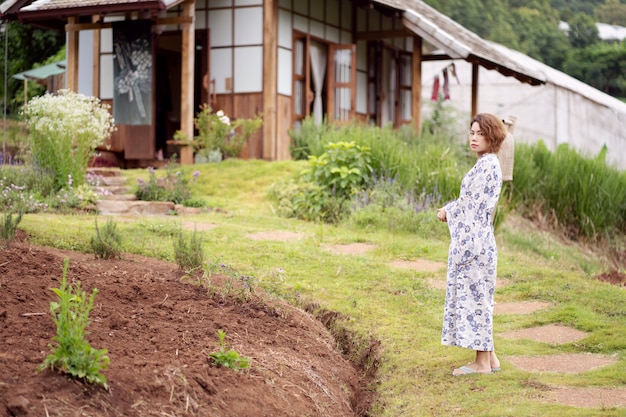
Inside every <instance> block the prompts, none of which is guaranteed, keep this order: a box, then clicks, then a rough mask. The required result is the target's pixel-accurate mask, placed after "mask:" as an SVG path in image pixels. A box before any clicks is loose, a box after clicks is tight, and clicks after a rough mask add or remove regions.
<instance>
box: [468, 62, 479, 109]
mask: <svg viewBox="0 0 626 417" xmlns="http://www.w3.org/2000/svg"><path fill="white" fill-rule="evenodd" d="M479 69H480V67H479V66H478V64H477V63H475V62H473V63H472V114H471V115H470V117H474V116H476V114H477V113H478V70H479Z"/></svg>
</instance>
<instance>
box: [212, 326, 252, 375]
mask: <svg viewBox="0 0 626 417" xmlns="http://www.w3.org/2000/svg"><path fill="white" fill-rule="evenodd" d="M217 336H218V338H219V350H218V351H217V352H214V353H211V354H209V356H211V358H213V363H215V365H216V366H225V367H227V368H230V369H233V370H235V371H240V370H243V369H247V368H249V367H250V359H248V358H246V357H245V356H241V355H240V354H239V353H237V351H235V350H233V349H229V346H228V343H227V342H226V332H225V331H224V330H222V329H219V330H218V331H217Z"/></svg>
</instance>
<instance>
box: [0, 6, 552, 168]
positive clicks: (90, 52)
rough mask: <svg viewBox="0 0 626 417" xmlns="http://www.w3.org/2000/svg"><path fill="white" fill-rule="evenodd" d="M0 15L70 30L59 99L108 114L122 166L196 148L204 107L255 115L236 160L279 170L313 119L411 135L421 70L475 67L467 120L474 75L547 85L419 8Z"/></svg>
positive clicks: (112, 9) (95, 9) (0, 11)
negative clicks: (294, 133)
mask: <svg viewBox="0 0 626 417" xmlns="http://www.w3.org/2000/svg"><path fill="white" fill-rule="evenodd" d="M0 17H2V19H5V20H19V21H22V22H24V23H29V24H33V25H37V26H40V27H45V28H51V29H56V30H61V31H65V32H66V34H67V57H66V58H67V73H66V82H67V88H69V89H72V90H74V91H78V92H80V93H83V94H87V95H93V96H96V97H99V98H100V99H101V100H103V101H105V102H108V103H110V104H111V105H112V108H113V113H114V116H115V121H116V124H117V126H118V130H117V132H115V133H114V135H113V137H111V139H110V141H109V143H108V147H107V149H109V150H110V151H111V152H114V153H116V155H118V158H119V160H120V161H121V162H122V163H124V164H128V163H131V162H132V161H139V160H150V159H152V158H153V157H154V154H155V151H156V150H157V146H161V145H158V144H162V143H163V142H164V141H169V143H170V144H171V143H172V141H171V140H172V138H173V134H174V132H176V131H180V132H181V133H183V134H184V135H185V136H186V137H187V138H191V137H193V136H194V124H193V119H194V116H195V114H196V113H197V112H198V110H199V106H200V105H202V104H204V103H206V104H209V105H210V106H211V107H212V108H213V109H214V110H223V111H224V112H225V113H226V114H227V115H229V116H230V117H233V118H249V117H252V116H254V115H255V114H257V113H262V114H263V120H264V123H263V127H262V129H261V131H259V132H258V133H256V134H255V135H254V136H252V137H251V138H250V139H249V141H248V143H247V146H246V147H245V149H244V150H243V151H242V154H241V155H240V156H241V157H243V158H262V159H266V160H280V159H288V158H290V154H289V144H290V137H289V134H288V130H289V129H294V128H295V129H297V128H298V126H299V124H300V123H301V122H302V120H303V119H304V118H305V117H307V116H311V115H313V117H315V118H316V119H317V120H320V121H321V120H322V118H323V117H325V118H327V119H329V120H335V121H350V120H353V119H355V118H356V119H360V120H367V121H369V122H370V123H375V124H378V125H381V126H382V125H386V124H388V123H392V124H393V125H394V126H399V125H401V124H405V123H412V124H414V125H415V126H416V127H419V126H420V124H421V108H422V105H421V104H422V103H421V97H422V94H421V88H422V87H421V86H422V82H421V68H422V62H423V61H428V60H440V59H464V60H466V61H468V62H470V63H471V65H472V66H473V68H474V74H475V76H474V77H473V78H472V98H471V100H472V102H471V107H472V111H473V113H475V112H476V100H477V96H478V91H479V89H478V87H479V80H478V67H479V66H483V67H485V68H488V69H494V70H497V71H499V72H500V73H502V74H504V75H506V76H512V77H515V78H516V79H518V80H519V81H520V82H523V83H528V84H530V85H538V84H542V83H544V79H543V78H542V75H540V74H536V73H535V72H534V71H533V70H532V69H528V68H523V67H521V66H519V65H518V64H517V63H516V62H514V61H513V60H511V59H510V58H508V57H507V56H506V55H503V54H502V53H500V52H498V51H497V50H495V49H493V48H492V47H491V46H490V45H489V44H488V43H487V42H485V41H484V40H483V39H481V38H480V37H478V36H477V35H475V34H474V33H472V32H470V31H468V30H467V29H465V28H463V27H462V26H460V25H459V24H457V23H456V22H454V21H452V20H451V19H449V18H447V17H446V16H445V15H442V14H441V13H439V12H437V11H436V10H434V9H433V8H431V7H429V6H428V5H427V4H425V3H424V2H423V1H419V0H6V1H5V2H4V3H3V4H2V5H0ZM434 50H439V51H443V53H439V54H437V55H433V54H432V53H431V51H434ZM175 144H176V143H175ZM178 145H180V149H177V150H178V151H179V152H178V153H179V155H180V157H181V162H182V163H192V162H193V151H192V148H191V147H189V146H184V145H181V144H180V143H179V144H178Z"/></svg>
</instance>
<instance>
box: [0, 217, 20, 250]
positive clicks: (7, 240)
mask: <svg viewBox="0 0 626 417" xmlns="http://www.w3.org/2000/svg"><path fill="white" fill-rule="evenodd" d="M14 214H15V217H13V215H14ZM23 215H24V213H23V212H22V211H19V212H17V213H13V212H8V213H4V214H3V215H2V225H1V227H0V244H1V246H3V247H5V248H8V247H9V246H10V245H11V242H13V239H15V234H16V233H17V226H18V225H19V224H20V222H21V221H22V216H23Z"/></svg>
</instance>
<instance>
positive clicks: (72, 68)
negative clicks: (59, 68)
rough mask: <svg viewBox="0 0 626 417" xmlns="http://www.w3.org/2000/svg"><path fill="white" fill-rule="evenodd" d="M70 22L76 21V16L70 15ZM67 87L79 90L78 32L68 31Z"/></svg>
mask: <svg viewBox="0 0 626 417" xmlns="http://www.w3.org/2000/svg"><path fill="white" fill-rule="evenodd" d="M68 21H69V22H70V24H74V23H75V22H76V17H69V18H68ZM66 56H67V88H68V89H69V90H71V91H74V92H75V91H77V90H78V32H75V31H69V32H67V51H66Z"/></svg>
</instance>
